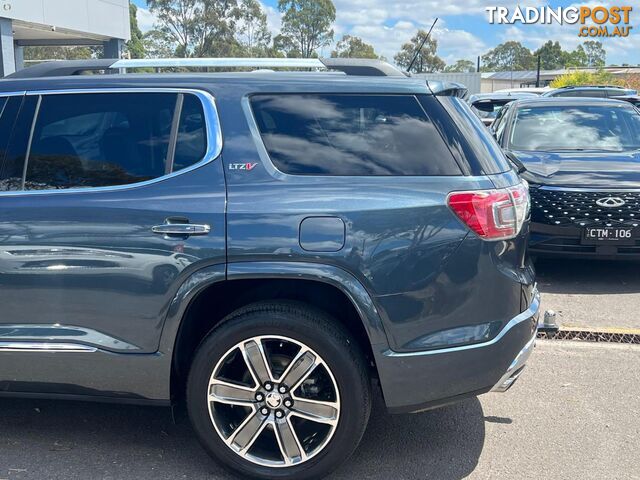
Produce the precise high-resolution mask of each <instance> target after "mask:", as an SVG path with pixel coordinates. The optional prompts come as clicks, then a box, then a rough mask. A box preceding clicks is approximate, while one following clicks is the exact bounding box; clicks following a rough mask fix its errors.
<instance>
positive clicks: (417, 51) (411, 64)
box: [407, 17, 438, 73]
mask: <svg viewBox="0 0 640 480" xmlns="http://www.w3.org/2000/svg"><path fill="white" fill-rule="evenodd" d="M436 23H438V18H437V17H436V19H435V20H434V21H433V24H432V25H431V28H430V29H429V31H428V32H427V36H426V37H424V40H422V43H421V44H420V47H419V48H418V49H417V50H416V53H415V54H414V55H413V58H412V59H411V63H410V64H409V68H407V72H409V73H411V69H412V68H413V65H414V64H415V63H416V60H418V56H419V55H420V53H421V52H422V48H423V47H424V44H425V43H427V40H429V37H430V36H431V30H433V27H435V26H436Z"/></svg>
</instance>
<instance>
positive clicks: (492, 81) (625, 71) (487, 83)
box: [482, 67, 640, 93]
mask: <svg viewBox="0 0 640 480" xmlns="http://www.w3.org/2000/svg"><path fill="white" fill-rule="evenodd" d="M603 70H605V71H607V72H609V73H611V74H612V75H613V76H614V77H624V76H625V75H631V74H638V73H640V67H604V68H603ZM575 71H585V72H590V73H595V72H596V71H597V69H595V68H570V69H560V70H541V71H540V86H541V87H546V86H547V85H549V84H550V83H551V82H552V81H553V80H555V79H556V77H559V76H560V75H565V74H567V73H571V72H575ZM537 75H538V72H537V71H536V70H525V71H519V72H484V73H482V93H491V92H495V91H498V90H503V89H506V88H525V87H535V86H536V79H537Z"/></svg>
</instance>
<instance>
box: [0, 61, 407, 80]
mask: <svg viewBox="0 0 640 480" xmlns="http://www.w3.org/2000/svg"><path fill="white" fill-rule="evenodd" d="M207 67H211V68H221V69H233V68H253V69H263V68H264V69H269V68H282V69H297V68H305V69H322V70H325V69H327V70H334V71H339V72H342V73H344V74H346V75H350V76H383V77H397V76H405V75H407V74H406V73H404V72H402V71H401V70H398V69H397V68H396V67H394V66H392V65H389V64H388V63H387V62H383V61H382V60H370V59H363V58H142V59H126V60H119V59H115V58H111V59H109V58H105V59H99V60H61V61H55V62H47V63H41V64H38V65H34V66H32V67H29V68H25V69H24V70H20V71H18V72H16V73H14V74H12V75H9V76H8V78H9V77H10V78H43V77H60V76H63V77H64V76H70V75H78V74H82V73H86V72H96V71H97V72H107V73H117V72H120V73H126V71H127V70H128V69H134V68H155V69H160V68H207Z"/></svg>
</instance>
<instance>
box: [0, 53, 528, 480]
mask: <svg viewBox="0 0 640 480" xmlns="http://www.w3.org/2000/svg"><path fill="white" fill-rule="evenodd" d="M252 62H255V64H256V66H258V67H259V68H265V67H272V68H284V67H295V68H314V69H317V68H320V67H322V68H325V67H328V68H331V69H332V70H337V71H338V72H342V74H341V75H338V74H336V73H331V74H327V73H317V72H313V73H303V72H302V73H301V72H298V73H292V72H284V71H277V72H245V73H237V72H236V73H233V72H231V73H216V74H205V75H203V74H189V73H185V74H166V75H149V74H139V75H76V74H77V73H82V72H85V71H93V70H104V71H107V72H109V71H113V70H119V69H131V68H135V67H154V68H161V67H163V66H171V67H175V66H183V67H188V66H192V65H197V66H199V67H202V66H205V67H216V68H221V67H229V66H230V65H232V66H240V67H249V66H250V65H251V64H252ZM374 75H377V76H374ZM463 94H464V91H463V90H460V89H457V88H453V87H451V86H448V85H443V84H439V83H427V82H425V81H424V80H418V79H412V78H407V77H406V76H405V75H404V74H403V73H402V72H399V71H398V70H395V69H394V68H393V67H391V66H390V65H388V64H386V63H383V62H378V61H368V60H367V61H357V60H356V61H353V60H343V59H325V60H319V59H303V60H287V59H283V60H269V59H240V60H230V59H187V60H148V59H147V60H121V61H115V60H95V61H89V62H88V63H86V64H85V63H83V62H60V63H54V64H43V65H39V66H34V67H31V68H29V69H26V70H24V71H22V72H20V73H19V74H17V75H15V76H14V77H13V78H11V79H6V80H2V81H0V105H1V106H2V108H1V109H0V110H1V115H0V151H1V152H2V156H1V157H0V160H2V168H1V169H0V172H1V175H0V176H1V179H2V182H3V183H1V184H0V185H2V191H0V250H1V251H2V254H0V304H1V305H2V312H3V314H2V316H1V317H0V395H11V396H22V395H24V396H33V395H37V396H41V397H47V398H72V399H80V400H83V399H91V400H100V401H121V402H134V403H142V404H153V405H169V404H170V403H171V402H176V401H181V400H184V401H185V402H186V406H187V409H188V412H189V415H190V418H191V421H192V423H193V428H194V430H195V432H196V434H197V435H198V437H199V439H200V441H201V442H202V444H203V446H204V448H205V449H206V450H207V451H208V452H209V453H210V454H211V455H212V456H213V457H215V458H216V459H217V460H218V461H220V462H221V463H222V464H223V465H225V466H226V467H228V468H230V469H232V470H233V471H235V472H236V473H238V474H239V475H240V476H241V477H242V478H247V477H252V478H253V477H257V478H264V479H270V478H280V479H310V478H319V477H321V476H323V475H324V474H326V473H327V472H329V471H330V470H332V469H334V468H336V467H337V466H338V465H339V464H340V463H342V462H343V461H344V460H346V459H347V458H348V457H349V456H350V455H351V453H352V452H353V451H354V449H355V448H356V446H357V445H358V443H359V441H360V439H361V437H362V435H363V433H364V431H365V427H366V425H367V421H368V418H369V414H370V411H371V398H372V380H373V379H377V382H376V385H379V386H380V388H381V389H382V395H383V397H384V402H385V403H386V406H387V408H388V409H389V411H390V412H392V413H401V412H419V411H423V410H427V409H430V408H435V407H438V406H442V405H445V404H448V403H450V402H454V401H458V400H460V399H463V398H466V397H472V396H476V395H479V394H482V393H485V392H489V391H506V390H507V389H508V388H509V387H510V386H511V385H512V384H513V382H514V381H515V380H516V379H517V378H518V376H519V375H520V373H521V372H522V369H523V367H524V365H525V362H526V361H527V358H528V356H529V354H530V353H531V350H532V348H533V345H534V342H535V338H536V331H537V316H538V309H539V296H538V293H537V290H536V288H535V284H534V273H533V268H532V265H531V262H530V260H529V257H528V255H527V239H528V223H529V193H528V191H527V187H526V183H524V182H523V181H522V180H521V179H520V178H519V177H518V175H517V174H516V172H515V171H514V170H513V169H512V167H511V165H510V164H509V163H508V161H507V160H506V158H505V157H504V155H503V154H502V152H501V150H500V148H499V146H498V145H497V144H496V142H495V141H494V140H493V138H492V137H491V135H490V133H489V132H488V130H486V129H485V128H484V126H483V125H482V123H481V122H480V121H479V120H478V119H477V117H476V116H475V115H474V114H473V113H472V112H471V110H470V109H469V107H468V106H467V105H466V103H465V102H464V101H463V100H461V98H459V96H461V95H463ZM29 255H31V257H32V259H33V260H34V262H35V265H34V263H33V262H29V261H25V260H26V259H25V257H28V256H29ZM17 257H20V258H17ZM34 266H35V267H36V268H34ZM162 267H167V268H168V269H170V271H171V274H170V275H163V276H161V278H160V281H158V280H157V279H154V274H153V272H154V271H156V269H157V268H162ZM167 271H168V270H167ZM185 392H186V393H185Z"/></svg>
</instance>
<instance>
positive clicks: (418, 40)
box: [393, 30, 446, 73]
mask: <svg viewBox="0 0 640 480" xmlns="http://www.w3.org/2000/svg"><path fill="white" fill-rule="evenodd" d="M426 36H427V32H426V31H425V30H419V31H418V33H417V34H416V35H415V36H414V37H413V38H412V39H411V41H409V42H407V43H405V44H404V45H402V48H401V49H400V51H399V52H398V53H396V54H395V55H394V57H393V59H394V61H395V62H396V64H398V66H400V67H402V68H404V69H405V70H406V69H408V68H409V64H410V63H411V60H412V59H413V57H414V56H415V54H416V52H417V51H418V48H420V44H422V42H423V41H424V39H425V37H426ZM437 50H438V41H437V40H436V39H435V38H433V37H430V38H429V39H428V40H427V41H426V43H425V44H424V46H423V47H422V50H420V53H419V54H418V57H417V59H416V61H415V63H414V65H413V67H412V69H411V70H412V71H413V72H414V73H431V72H439V71H441V70H442V69H443V68H444V67H445V65H446V64H445V62H444V60H442V59H441V58H440V57H439V56H438V55H437V54H436V52H437Z"/></svg>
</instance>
